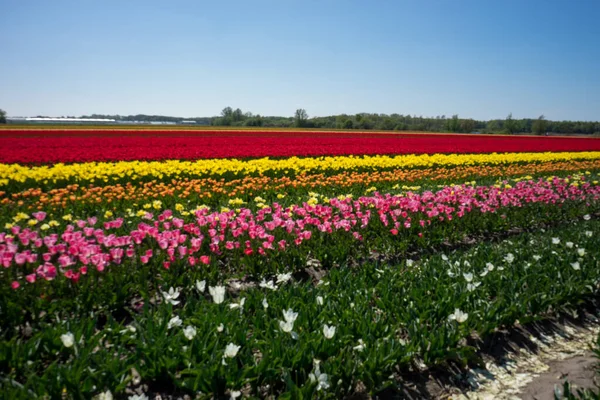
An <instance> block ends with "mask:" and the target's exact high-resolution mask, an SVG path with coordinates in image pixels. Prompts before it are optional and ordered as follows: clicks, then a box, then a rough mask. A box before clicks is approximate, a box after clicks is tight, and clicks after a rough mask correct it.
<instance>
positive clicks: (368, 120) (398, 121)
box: [211, 107, 600, 135]
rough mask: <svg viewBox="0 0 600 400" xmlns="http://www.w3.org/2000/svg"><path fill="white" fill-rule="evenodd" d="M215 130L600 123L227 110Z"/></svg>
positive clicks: (583, 126) (598, 130)
mask: <svg viewBox="0 0 600 400" xmlns="http://www.w3.org/2000/svg"><path fill="white" fill-rule="evenodd" d="M211 125H214V126H263V127H281V128H291V127H302V128H315V129H357V130H378V131H426V132H456V133H473V132H480V133H507V134H519V133H523V134H526V133H532V134H537V135H543V134H545V133H570V134H587V135H600V122H593V121H592V122H588V121H549V120H547V119H546V118H545V117H544V116H543V115H541V116H539V117H538V118H535V119H532V118H523V119H514V118H513V116H512V113H511V114H509V115H508V116H507V117H506V118H505V119H493V120H489V121H478V120H474V119H472V118H460V117H459V116H458V115H453V116H451V117H446V116H445V115H441V116H437V117H422V116H419V117H418V116H411V115H402V114H370V113H359V114H355V115H348V114H341V115H332V116H327V117H313V118H309V117H308V114H307V113H306V110H304V109H298V110H296V112H295V114H294V116H292V117H268V116H260V115H254V114H252V113H250V112H243V111H242V110H241V109H239V108H237V109H235V110H234V109H232V108H231V107H226V108H224V109H223V111H222V112H221V116H219V117H215V118H212V119H211Z"/></svg>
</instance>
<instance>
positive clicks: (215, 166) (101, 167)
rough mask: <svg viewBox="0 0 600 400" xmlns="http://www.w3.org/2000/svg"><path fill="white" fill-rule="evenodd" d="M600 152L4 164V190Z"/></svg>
mask: <svg viewBox="0 0 600 400" xmlns="http://www.w3.org/2000/svg"><path fill="white" fill-rule="evenodd" d="M597 159H600V152H598V151H595V152H562V153H502V154H497V153H489V154H433V155H428V154H419V155H414V154H409V155H397V156H337V157H308V158H298V157H290V158H285V159H270V158H261V159H252V160H237V159H204V160H196V161H180V160H169V161H152V162H148V161H122V162H114V163H106V162H102V163H95V162H92V163H78V164H68V165H66V164H54V165H46V166H24V165H19V164H0V187H2V186H7V185H9V184H11V183H14V182H21V183H23V182H27V181H28V180H33V181H35V182H40V183H51V182H60V181H62V182H65V181H67V182H102V181H104V182H109V181H116V180H119V179H123V178H127V179H128V180H136V179H140V178H152V179H159V180H160V179H163V178H178V177H186V176H194V177H199V176H216V177H218V176H220V175H224V174H227V173H234V174H238V175H248V174H269V173H277V174H282V173H284V174H290V173H294V174H299V173H309V172H313V173H314V172H329V171H330V172H335V171H343V170H360V169H373V170H381V169H398V168H409V169H410V168H427V167H433V166H445V167H451V166H459V165H462V166H464V165H499V164H511V163H532V162H548V161H569V160H597Z"/></svg>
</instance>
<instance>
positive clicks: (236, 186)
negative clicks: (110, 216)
mask: <svg viewBox="0 0 600 400" xmlns="http://www.w3.org/2000/svg"><path fill="white" fill-rule="evenodd" d="M599 169H600V159H597V160H588V161H578V160H572V161H568V162H565V161H550V162H542V163H526V164H503V165H472V166H456V167H435V168H426V169H394V170H392V171H371V172H352V171H344V172H341V173H337V174H333V175H326V174H323V173H315V174H301V175H297V176H295V177H289V176H283V177H269V176H245V177H243V178H239V179H231V180H227V181H225V180H220V179H214V178H202V179H188V178H184V179H171V180H164V181H159V180H157V179H154V180H151V181H149V182H140V183H139V184H138V183H135V182H127V183H124V184H121V183H118V184H106V185H100V184H95V185H94V184H90V185H79V184H70V185H67V186H65V187H62V188H53V189H48V190H44V189H42V188H40V187H36V188H28V189H25V190H22V191H20V192H11V193H7V192H0V207H5V208H6V210H7V211H8V210H10V211H12V212H14V211H16V210H18V209H22V210H26V211H27V210H29V211H30V210H38V209H45V210H49V209H66V208H69V209H71V210H74V211H75V210H77V209H78V208H82V207H85V205H87V204H94V205H95V206H96V207H97V208H102V207H106V208H111V209H112V210H113V211H116V209H117V208H118V207H122V208H129V207H131V203H134V204H135V203H137V202H140V201H148V200H150V199H161V200H162V201H163V203H172V204H171V207H175V206H176V204H179V203H183V202H184V201H187V200H191V199H198V200H201V201H203V203H204V204H207V205H211V204H214V205H219V203H225V204H223V205H225V206H228V205H229V200H230V199H233V198H237V197H245V198H246V200H248V199H249V198H254V197H255V196H257V195H259V194H260V196H262V197H265V198H266V199H267V201H275V200H276V199H277V200H281V199H282V198H284V197H293V196H294V195H295V194H297V193H300V194H302V193H305V192H307V191H308V190H312V191H315V190H316V191H321V192H323V191H325V190H327V191H332V192H333V191H339V192H342V193H353V194H363V193H360V192H357V191H358V190H361V189H364V188H365V187H372V186H374V185H377V189H379V190H383V191H385V190H386V189H385V188H386V187H389V188H391V189H392V190H393V189H395V188H406V187H407V184H414V183H418V184H419V185H420V184H423V183H428V184H432V183H433V182H436V183H444V182H457V181H460V180H465V179H477V180H478V181H479V180H481V179H484V178H492V177H503V178H507V177H515V176H529V179H531V175H538V174H547V173H557V172H560V173H564V174H566V173H569V172H571V173H573V172H577V171H586V173H585V174H586V175H591V173H590V172H589V171H590V170H593V171H596V170H599ZM593 180H594V179H592V181H593ZM399 182H400V183H399ZM270 197H273V198H270Z"/></svg>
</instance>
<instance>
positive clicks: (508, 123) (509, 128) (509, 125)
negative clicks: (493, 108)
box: [504, 113, 518, 135]
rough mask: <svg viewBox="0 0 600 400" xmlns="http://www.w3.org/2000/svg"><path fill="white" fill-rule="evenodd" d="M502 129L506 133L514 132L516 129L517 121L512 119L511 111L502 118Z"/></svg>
mask: <svg viewBox="0 0 600 400" xmlns="http://www.w3.org/2000/svg"><path fill="white" fill-rule="evenodd" d="M504 130H505V131H506V133H510V134H511V135H512V134H514V133H516V132H517V130H518V126H517V121H515V120H514V119H513V117H512V113H510V114H508V116H507V117H506V119H505V120H504Z"/></svg>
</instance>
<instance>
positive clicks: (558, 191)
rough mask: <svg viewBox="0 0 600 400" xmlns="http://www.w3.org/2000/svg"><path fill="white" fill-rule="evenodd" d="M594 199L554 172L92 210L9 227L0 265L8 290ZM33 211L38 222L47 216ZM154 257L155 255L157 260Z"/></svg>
mask: <svg viewBox="0 0 600 400" xmlns="http://www.w3.org/2000/svg"><path fill="white" fill-rule="evenodd" d="M598 199H600V186H596V185H591V184H589V183H586V182H582V183H581V184H580V185H578V186H575V185H571V184H569V183H568V182H567V181H565V180H562V179H558V178H556V179H554V180H553V181H551V182H548V181H543V180H540V181H523V182H519V183H518V184H516V185H515V187H512V188H499V187H496V186H478V187H472V186H466V185H463V186H448V187H445V188H443V189H441V190H439V191H437V192H435V193H433V192H430V191H427V192H424V193H422V194H416V193H410V192H409V193H407V194H405V195H401V196H396V195H391V194H385V195H384V194H379V193H377V192H375V193H374V194H373V196H369V197H360V198H359V199H356V200H354V199H352V198H349V197H346V198H342V199H339V198H335V199H332V200H330V201H329V203H328V204H316V205H310V204H307V203H304V204H302V205H298V206H294V207H286V208H283V207H282V206H281V205H280V204H278V203H274V204H273V205H272V206H271V207H268V208H264V209H261V210H259V211H256V212H253V211H252V210H250V209H247V208H243V209H241V210H240V211H239V212H235V211H230V212H210V211H209V210H207V209H201V210H198V211H197V212H196V213H195V218H194V219H193V220H192V221H187V222H186V221H184V220H183V219H181V218H177V217H173V212H172V211H171V210H165V211H163V212H162V213H161V214H160V215H158V216H157V217H156V218H155V217H154V215H152V214H151V213H147V214H146V215H145V216H144V217H143V218H142V219H143V221H142V222H138V224H137V226H136V227H135V229H129V225H128V224H129V223H131V221H130V222H128V223H127V224H126V223H125V220H124V219H123V218H117V219H114V220H110V221H106V222H104V223H103V224H102V225H100V224H98V219H97V218H95V217H92V218H88V219H87V220H78V221H76V222H75V223H74V224H70V225H68V226H67V227H66V228H65V229H64V231H63V232H61V233H48V231H41V230H39V229H38V228H35V229H34V228H30V227H21V226H18V225H16V226H13V227H12V229H11V230H10V232H2V233H0V263H1V264H2V266H3V267H4V268H7V269H8V268H14V269H17V272H16V273H15V274H14V275H15V276H16V277H17V278H16V279H15V280H13V281H12V287H13V288H14V289H17V288H19V287H20V285H21V282H22V281H23V280H24V281H26V282H28V283H34V282H36V281H37V280H39V279H42V280H46V281H51V280H54V279H56V278H58V277H64V278H66V279H70V280H71V281H73V282H77V281H78V280H79V279H80V278H81V277H82V276H83V275H86V274H87V273H88V268H90V267H91V268H95V269H96V270H97V271H100V272H103V271H105V269H106V268H107V267H109V266H111V265H113V266H114V265H119V264H121V263H123V261H124V260H126V259H129V260H135V261H136V262H139V263H141V264H147V263H151V262H152V260H153V258H155V257H158V256H159V254H160V255H161V257H160V261H159V263H162V264H161V265H162V267H164V268H166V269H168V268H169V267H170V265H171V263H173V262H175V261H176V260H181V262H184V263H187V264H189V265H190V266H195V265H202V264H206V265H208V264H211V263H213V262H214V261H215V260H216V259H218V258H220V257H248V256H256V255H257V254H258V255H259V256H267V255H269V254H272V252H285V251H288V249H289V248H290V247H294V246H300V245H301V244H302V243H304V242H310V241H311V238H312V237H313V235H314V234H316V233H317V232H323V233H327V234H334V233H335V232H341V231H344V232H348V233H351V235H352V237H353V238H354V239H356V240H359V241H360V240H363V236H364V234H365V232H367V230H368V229H369V228H370V229H381V225H379V227H375V228H374V227H373V226H374V222H375V221H376V220H378V221H380V222H381V224H382V225H383V226H384V227H385V228H384V229H386V230H387V231H389V232H390V234H391V235H398V234H399V233H400V232H401V231H402V230H403V229H404V230H406V229H410V228H411V227H413V225H415V226H414V229H415V230H417V231H418V233H417V234H418V235H419V236H421V235H422V234H424V233H426V230H427V229H428V228H427V227H428V226H429V225H431V224H432V222H433V221H436V220H439V221H451V220H452V219H454V218H461V217H463V216H465V215H467V214H469V213H472V212H474V211H479V212H480V213H495V212H497V211H500V210H501V209H504V208H518V207H522V206H524V205H525V204H528V203H540V204H548V205H560V204H561V203H564V202H566V201H576V202H585V204H587V205H589V204H591V203H593V202H597V201H598ZM34 217H35V218H36V219H37V220H38V221H43V220H44V219H45V218H46V214H45V213H43V212H39V213H36V214H35V215H34ZM157 261H158V260H157Z"/></svg>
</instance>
